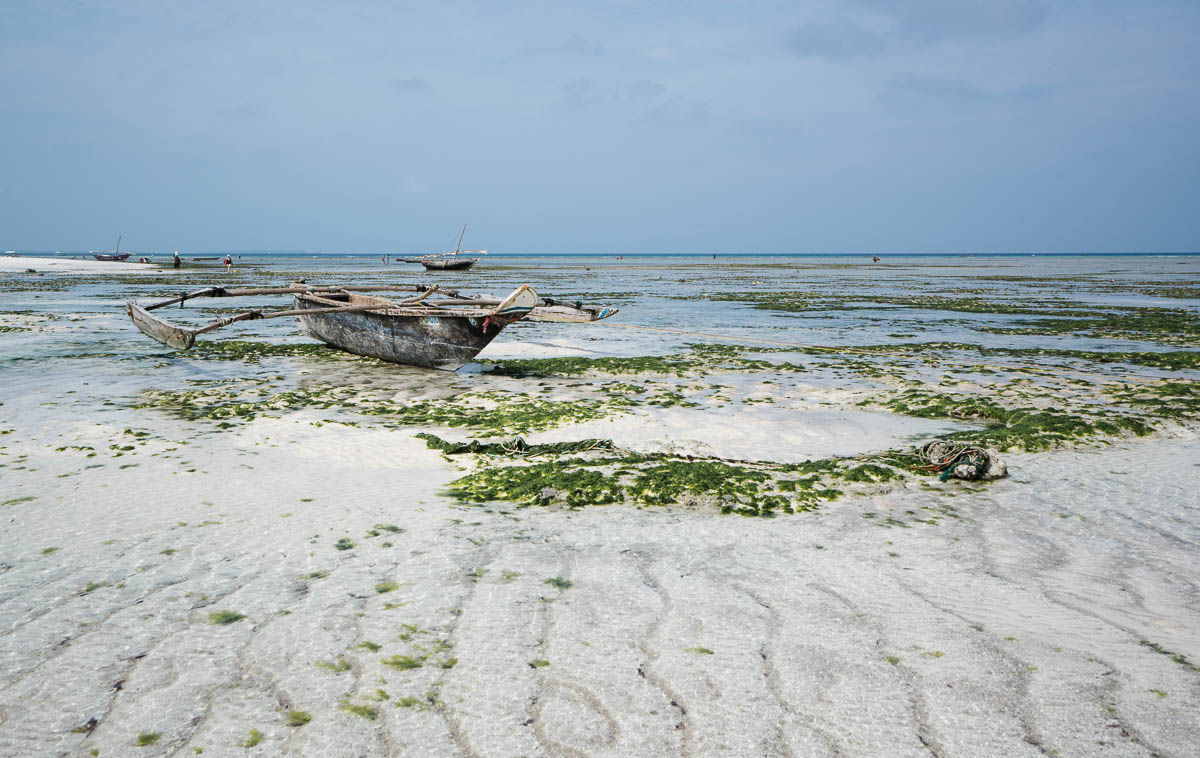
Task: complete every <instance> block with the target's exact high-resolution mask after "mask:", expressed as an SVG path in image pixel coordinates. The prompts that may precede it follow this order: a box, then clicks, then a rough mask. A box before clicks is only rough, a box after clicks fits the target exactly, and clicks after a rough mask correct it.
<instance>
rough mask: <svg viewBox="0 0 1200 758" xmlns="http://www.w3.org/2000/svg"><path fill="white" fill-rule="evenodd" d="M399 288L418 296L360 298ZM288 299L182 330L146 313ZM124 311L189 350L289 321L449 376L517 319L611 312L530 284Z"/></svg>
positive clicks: (337, 292)
mask: <svg viewBox="0 0 1200 758" xmlns="http://www.w3.org/2000/svg"><path fill="white" fill-rule="evenodd" d="M388 290H401V291H409V292H415V293H417V294H416V295H414V296H412V297H409V298H406V299H403V300H391V299H388V298H386V297H380V296H377V295H364V294H359V293H363V292H380V291H388ZM261 295H292V297H293V300H294V307H292V308H288V309H283V310H275V311H265V312H264V311H261V310H257V309H255V310H249V311H246V312H245V313H239V314H237V315H235V316H229V317H226V318H220V319H217V320H216V321H213V322H211V323H209V324H207V325H205V326H201V327H198V328H195V329H188V328H186V327H183V326H179V325H177V324H172V323H171V322H169V321H167V320H165V319H163V318H160V317H158V316H157V315H155V314H153V313H151V312H150V311H152V310H155V309H158V308H165V307H167V306H169V305H179V306H180V307H181V308H182V307H183V305H184V303H185V302H187V301H188V300H192V299H195V298H200V297H252V296H261ZM125 312H126V313H128V314H129V317H130V319H132V320H133V323H134V325H135V326H137V328H138V329H140V330H141V331H142V332H143V333H145V334H146V335H147V336H149V337H151V338H153V339H155V340H158V341H159V342H161V343H163V344H164V345H169V346H170V347H173V348H177V349H179V350H187V349H188V348H190V347H191V346H192V345H193V344H195V342H196V338H197V337H199V336H200V335H202V334H207V333H208V332H211V331H214V330H216V329H220V328H222V327H225V326H229V325H230V324H232V323H234V322H237V321H249V320H254V319H263V318H281V317H284V316H294V317H295V318H296V324H297V326H298V328H299V329H300V332H301V333H302V334H305V335H307V336H309V337H314V338H316V339H319V340H321V341H322V342H325V343H328V344H330V345H333V346H334V347H337V348H341V349H342V350H346V351H348V352H351V353H356V354H358V355H366V356H369V357H372V358H379V359H380V360H384V361H389V362H391V363H402V364H405V365H410V366H423V367H425V368H436V369H444V370H447V371H455V370H457V369H459V368H461V367H462V366H464V365H466V364H467V363H470V362H471V361H472V360H473V359H474V358H475V356H476V355H478V354H479V351H480V350H483V349H484V348H485V347H487V345H488V343H489V342H491V341H492V340H493V339H495V338H496V335H498V334H499V333H500V332H501V330H503V329H504V327H506V326H508V325H509V324H512V323H515V322H517V321H521V320H525V321H557V322H588V321H599V320H600V319H604V318H608V317H609V316H612V315H613V314H614V313H616V312H617V309H616V308H597V307H587V306H584V305H583V304H582V303H574V304H569V303H564V302H559V301H556V300H553V299H551V298H541V297H538V294H537V292H535V291H534V289H533V288H532V287H530V286H529V285H528V284H523V285H521V286H520V287H517V288H516V289H515V290H513V291H512V292H511V293H510V294H509V295H508V297H505V298H503V299H500V298H494V297H490V296H487V295H475V296H472V297H465V296H463V295H460V294H459V293H458V292H457V291H455V290H444V289H442V288H440V287H438V286H437V285H378V286H337V285H330V286H312V285H307V284H304V283H296V284H292V285H290V286H288V287H264V288H256V289H225V288H224V287H209V288H207V289H202V290H196V291H194V292H189V293H187V294H184V295H179V296H178V297H173V298H171V299H170V300H163V301H162V302H158V303H153V304H150V305H145V306H143V305H139V304H138V303H137V302H135V301H133V300H129V301H126V304H125Z"/></svg>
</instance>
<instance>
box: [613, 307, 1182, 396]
mask: <svg viewBox="0 0 1200 758" xmlns="http://www.w3.org/2000/svg"><path fill="white" fill-rule="evenodd" d="M592 323H593V324H598V325H599V326H606V327H609V328H615V329H635V330H638V331H645V332H659V333H662V334H679V335H682V336H685V337H699V338H701V339H710V340H722V341H725V342H732V341H737V340H741V341H744V342H757V343H759V344H763V345H774V346H776V347H790V348H796V349H798V350H824V351H826V352H829V353H850V354H854V355H862V356H867V357H870V356H879V355H890V356H893V357H897V358H910V359H913V358H917V357H918V356H915V355H913V354H912V353H906V352H901V351H898V350H862V349H858V348H854V347H831V346H829V345H811V344H806V343H802V342H786V341H783V340H773V339H769V338H765V337H731V336H729V335H727V334H707V333H705V332H693V331H688V330H685V329H666V328H663V327H659V326H639V325H636V324H614V323H610V322H608V321H594V322H592ZM933 360H934V361H936V362H939V363H948V364H951V365H958V366H972V367H976V368H989V369H1001V370H1012V371H1024V372H1026V373H1030V374H1043V375H1045V376H1050V377H1059V376H1064V375H1070V376H1082V377H1090V378H1092V379H1093V380H1094V381H1096V382H1099V383H1104V384H1128V383H1129V382H1140V383H1143V384H1161V383H1162V382H1164V381H1166V380H1165V379H1162V378H1159V377H1149V376H1128V375H1127V376H1124V377H1121V378H1119V379H1118V378H1115V377H1112V376H1108V375H1106V374H1101V373H1098V372H1095V371H1083V370H1079V369H1070V370H1068V369H1058V370H1055V369H1049V368H1037V367H1034V366H1018V365H1014V364H1011V363H986V362H984V361H970V360H963V359H959V358H934V359H933Z"/></svg>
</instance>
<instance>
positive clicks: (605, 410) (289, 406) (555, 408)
mask: <svg viewBox="0 0 1200 758" xmlns="http://www.w3.org/2000/svg"><path fill="white" fill-rule="evenodd" d="M632 404H633V401H629V400H627V399H623V398H617V397H610V396H601V397H597V398H595V399H587V398H581V399H577V400H574V401H570V402H552V401H548V400H543V399H538V398H529V397H526V396H524V395H523V394H519V393H499V392H492V393H461V394H458V395H455V396H453V397H447V398H442V399H438V400H420V401H414V402H409V403H404V402H397V401H395V400H394V399H393V398H392V397H391V396H390V395H388V396H386V397H385V396H381V395H379V394H373V393H372V392H371V391H368V390H362V391H360V390H356V389H354V388H351V387H346V386H342V385H326V386H312V387H307V388H297V389H292V390H287V391H282V392H276V393H274V394H272V393H270V392H269V391H268V390H267V389H266V388H264V387H261V386H258V385H257V384H255V383H253V382H243V383H241V384H240V386H239V385H236V384H229V385H226V386H215V387H214V386H205V387H200V388H197V389H190V390H181V391H169V390H148V391H146V392H144V393H143V394H142V396H141V397H140V399H138V400H137V401H135V402H134V403H133V406H132V407H133V408H135V409H142V408H158V409H161V410H163V411H166V412H168V413H171V414H173V415H175V416H177V417H180V418H183V419H185V420H188V421H195V420H200V419H207V420H213V421H221V422H223V423H225V424H227V425H231V424H232V423H234V422H248V421H252V420H254V419H255V418H257V417H259V416H271V415H280V414H283V413H288V412H294V411H299V410H304V409H321V410H327V409H341V410H346V411H352V412H354V413H357V414H359V415H361V416H365V417H369V418H375V419H379V421H380V423H384V424H391V425H397V426H446V427H465V428H468V429H471V430H474V431H478V432H483V433H486V434H505V433H514V432H515V433H528V432H532V431H541V430H545V429H550V428H552V427H555V426H559V425H562V424H565V423H573V422H581V421H590V420H594V419H599V418H605V417H607V416H610V415H611V414H613V413H614V412H619V411H620V409H621V408H623V407H628V406H631V405H632ZM223 428H228V427H227V426H226V427H223Z"/></svg>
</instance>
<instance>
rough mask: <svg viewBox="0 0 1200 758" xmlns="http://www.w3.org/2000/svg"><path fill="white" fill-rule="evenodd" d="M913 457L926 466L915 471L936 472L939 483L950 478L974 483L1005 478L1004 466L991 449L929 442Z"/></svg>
mask: <svg viewBox="0 0 1200 758" xmlns="http://www.w3.org/2000/svg"><path fill="white" fill-rule="evenodd" d="M917 454H918V455H919V456H920V457H921V460H923V461H926V464H925V465H923V466H917V467H916V469H917V470H918V471H932V472H935V473H939V472H940V473H941V476H940V477H938V478H939V479H941V480H942V481H943V482H944V481H946V480H947V479H949V478H950V477H954V478H955V479H966V480H969V481H974V480H978V479H1003V478H1004V477H1006V476H1008V465H1007V464H1006V463H1005V462H1004V461H1003V460H1002V459H1001V458H1000V455H999V454H998V453H997V452H996V451H995V450H992V449H991V448H983V447H979V446H978V445H972V444H970V443H965V442H955V441H954V440H932V441H930V442H926V443H925V444H924V445H922V446H921V449H920V450H919V451H918V453H917Z"/></svg>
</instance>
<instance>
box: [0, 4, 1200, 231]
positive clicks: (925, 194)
mask: <svg viewBox="0 0 1200 758" xmlns="http://www.w3.org/2000/svg"><path fill="white" fill-rule="evenodd" d="M1198 71H1200V3H1198V2H1195V0H1186V1H1184V0H1144V1H1143V2H1125V1H1120V0H1092V1H1090V2H1084V1H1082V0H1059V1H1058V2H1042V1H1041V0H1007V1H1004V2H985V1H984V0H891V1H888V0H829V1H827V2H732V1H731V2H714V1H711V0H697V1H695V2H680V3H664V2H659V3H655V2H609V3H590V2H589V3H583V2H578V3H577V2H569V1H565V2H522V3H511V4H509V3H486V2H479V3H462V2H442V3H429V2H422V3H403V2H349V3H328V2H322V3H309V2H304V1H303V0H297V1H290V2H223V1H222V0H216V1H214V2H203V3H201V2H191V3H177V2H156V1H153V0H147V1H138V2H132V1H127V0H107V1H104V2H91V1H90V0H77V1H76V2H13V1H12V0H0V248H3V249H8V248H16V249H62V250H69V249H86V248H94V247H107V246H110V245H111V243H112V242H113V241H114V240H115V238H116V236H117V234H124V235H125V243H127V244H128V245H129V246H130V247H132V248H133V249H135V250H140V251H141V250H145V251H148V250H173V249H177V248H178V249H181V250H216V249H302V250H314V251H317V250H326V251H410V252H416V251H429V250H441V249H444V248H446V247H447V246H448V245H451V246H452V245H453V242H454V238H455V236H456V234H457V231H458V228H459V226H460V225H461V224H462V223H468V224H469V228H468V232H467V239H466V240H465V241H464V244H465V245H466V246H469V247H485V248H489V249H491V250H494V251H497V252H591V253H605V252H853V251H882V252H958V251H973V252H986V251H1025V250H1031V251H1046V252H1050V251H1160V250H1161V251H1171V250H1174V251H1179V250H1198V249H1200V136H1198V135H1200V76H1198V75H1197V72H1198Z"/></svg>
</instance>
